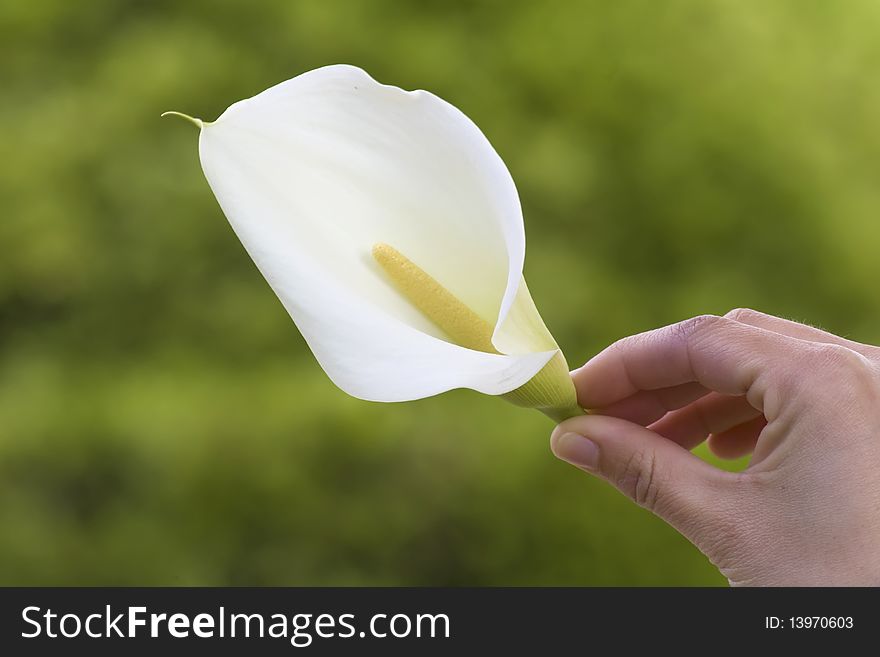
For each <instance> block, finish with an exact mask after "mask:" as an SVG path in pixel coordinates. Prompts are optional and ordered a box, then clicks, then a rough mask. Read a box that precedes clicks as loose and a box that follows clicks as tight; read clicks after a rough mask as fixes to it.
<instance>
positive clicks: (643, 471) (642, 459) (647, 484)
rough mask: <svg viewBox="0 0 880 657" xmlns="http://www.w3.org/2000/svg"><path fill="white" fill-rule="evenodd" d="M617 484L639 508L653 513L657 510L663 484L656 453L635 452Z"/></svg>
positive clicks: (620, 474) (648, 451) (625, 465)
mask: <svg viewBox="0 0 880 657" xmlns="http://www.w3.org/2000/svg"><path fill="white" fill-rule="evenodd" d="M616 483H617V487H618V488H619V489H620V490H621V491H623V493H624V494H625V495H627V496H628V497H630V498H631V499H632V500H633V501H634V502H635V503H636V504H638V505H639V506H641V507H644V508H646V509H648V510H651V511H653V510H654V509H656V508H657V503H658V497H659V491H660V488H661V484H660V476H659V473H658V471H657V463H656V458H655V456H654V453H653V452H652V451H650V450H640V451H636V452H633V453H632V454H631V455H630V457H629V459H628V460H627V461H626V463H625V464H624V466H623V468H622V469H621V470H620V472H619V474H618V477H617V482H616Z"/></svg>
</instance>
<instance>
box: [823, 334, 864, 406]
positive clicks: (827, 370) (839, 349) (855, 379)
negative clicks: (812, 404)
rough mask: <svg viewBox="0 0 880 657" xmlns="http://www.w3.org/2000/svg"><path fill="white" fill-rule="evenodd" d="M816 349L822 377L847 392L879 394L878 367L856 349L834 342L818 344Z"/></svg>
mask: <svg viewBox="0 0 880 657" xmlns="http://www.w3.org/2000/svg"><path fill="white" fill-rule="evenodd" d="M816 351H817V352H818V358H819V362H820V367H821V370H822V372H823V377H828V378H830V379H831V380H832V381H833V382H834V386H835V387H836V388H837V389H838V390H840V391H841V392H845V393H847V394H850V395H851V394H853V393H855V394H862V395H864V394H865V393H868V394H869V396H870V397H872V398H873V397H875V396H876V395H877V394H880V367H878V365H877V364H876V363H874V362H873V361H871V360H870V359H868V358H866V357H865V356H863V355H862V354H860V353H858V352H857V351H853V350H852V349H848V348H847V347H843V346H841V345H836V344H823V345H820V346H819V347H818V348H817V349H816Z"/></svg>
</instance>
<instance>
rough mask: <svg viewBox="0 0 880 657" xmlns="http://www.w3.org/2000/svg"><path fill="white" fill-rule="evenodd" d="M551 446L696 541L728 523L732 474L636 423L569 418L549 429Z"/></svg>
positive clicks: (714, 535)
mask: <svg viewBox="0 0 880 657" xmlns="http://www.w3.org/2000/svg"><path fill="white" fill-rule="evenodd" d="M550 447H551V449H552V450H553V453H554V454H555V455H556V456H557V457H558V458H560V459H562V460H563V461H567V462H568V463H571V464H572V465H575V466H577V467H579V468H581V469H582V470H585V471H586V472H589V473H591V474H595V475H598V476H600V477H602V478H603V479H606V480H607V481H608V482H610V483H611V484H612V485H614V486H615V487H616V488H617V489H618V490H620V491H621V492H622V493H623V494H624V495H626V496H627V497H629V498H630V499H632V500H633V501H634V502H636V503H637V504H639V505H640V506H643V507H645V508H647V509H649V510H650V511H653V512H654V513H655V514H657V515H658V516H660V517H661V518H663V519H664V520H666V521H667V522H668V523H669V524H671V525H672V526H673V527H675V528H676V529H678V530H679V531H680V532H681V533H682V534H684V535H685V536H686V537H687V538H689V539H690V540H691V541H692V542H693V543H695V544H696V545H697V546H698V547H702V546H703V545H705V544H706V542H707V541H713V540H717V538H718V534H719V531H720V532H724V530H725V529H729V528H730V520H731V515H730V513H728V511H729V510H730V509H731V507H732V504H731V503H732V502H734V500H732V497H733V495H732V493H733V490H732V486H731V485H730V478H731V477H733V476H734V475H731V474H730V473H727V472H724V471H722V470H719V469H718V468H715V467H713V466H711V465H709V464H708V463H706V462H705V461H702V460H700V459H699V458H697V457H696V456H694V455H693V454H691V453H690V452H689V451H687V450H686V449H684V448H683V447H681V446H680V445H678V444H677V443H674V442H672V441H670V440H668V439H666V438H664V437H662V436H660V435H658V434H656V433H654V432H653V431H650V430H648V429H645V428H644V427H642V426H640V425H638V424H633V423H632V422H627V421H626V420H621V419H619V418H615V417H607V416H603V415H585V416H580V417H576V418H571V419H569V420H566V421H565V422H563V423H561V424H560V425H559V426H558V427H556V429H555V430H554V431H553V435H552V436H551V438H550Z"/></svg>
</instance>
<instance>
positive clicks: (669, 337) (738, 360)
mask: <svg viewBox="0 0 880 657" xmlns="http://www.w3.org/2000/svg"><path fill="white" fill-rule="evenodd" d="M572 376H573V379H574V382H575V386H576V387H577V390H578V401H579V403H580V404H581V405H582V406H583V407H584V408H588V409H591V411H592V413H593V414H591V415H588V416H584V417H576V418H572V419H570V420H566V421H565V422H563V423H561V424H560V425H559V426H558V427H556V429H555V430H554V431H553V435H552V437H551V448H552V449H553V452H554V453H555V454H556V456H558V457H559V458H560V459H563V460H565V461H568V462H569V463H572V464H573V465H576V466H578V467H580V468H581V469H583V470H585V471H587V472H590V473H593V474H597V475H599V476H601V477H603V478H604V479H606V480H608V481H609V482H610V483H612V484H613V485H614V486H616V487H617V488H618V489H619V490H621V491H622V492H623V493H624V494H626V495H627V496H628V497H630V498H631V499H633V500H634V501H635V502H637V503H638V504H640V505H641V506H643V507H646V508H648V509H650V510H651V511H653V512H654V513H655V514H657V515H658V516H660V517H661V518H663V519H664V520H665V521H667V522H668V523H670V524H671V525H672V526H673V527H675V528H676V529H677V530H678V531H679V532H681V533H682V534H683V535H684V536H685V537H687V538H688V539H689V540H690V541H691V542H692V543H694V545H696V546H697V548H699V549H700V550H701V551H702V552H703V553H704V554H705V555H706V556H707V557H708V558H709V559H710V560H711V561H712V563H714V564H715V565H716V566H717V567H718V569H719V570H720V571H721V572H722V574H724V575H725V576H726V577H727V578H728V580H729V581H730V583H731V584H733V585H791V586H798V585H807V586H809V585H880V348H878V347H873V346H868V345H863V344H859V343H856V342H851V341H849V340H845V339H843V338H839V337H837V336H835V335H831V334H830V333H826V332H824V331H821V330H818V329H815V328H811V327H809V326H805V325H802V324H797V323H795V322H790V321H787V320H784V319H779V318H777V317H772V316H769V315H765V314H762V313H759V312H756V311H753V310H742V309H740V310H734V311H732V312H730V313H728V314H727V315H725V316H724V317H716V316H711V315H709V316H703V317H695V318H693V319H689V320H687V321H684V322H681V323H679V324H674V325H671V326H667V327H664V328H661V329H657V330H654V331H649V332H647V333H642V334H640V335H635V336H632V337H628V338H624V339H623V340H620V341H619V342H617V343H615V344H613V345H612V346H611V347H609V348H607V349H606V350H604V351H603V352H601V353H600V354H598V355H597V356H595V357H594V358H593V359H591V360H590V361H589V362H588V363H587V364H586V365H584V366H583V367H581V368H580V369H579V370H577V371H575V372H573V374H572ZM707 439H708V445H709V448H710V449H711V450H712V451H713V452H714V453H715V454H716V455H718V456H720V457H723V458H736V457H739V456H743V455H745V454H749V453H752V458H751V462H750V464H749V467H748V468H747V469H746V470H744V471H743V472H738V473H731V472H725V471H722V470H719V469H718V468H716V467H714V466H712V465H710V464H708V463H706V462H705V461H702V460H701V459H699V458H698V457H696V456H694V455H693V454H691V453H690V451H689V450H691V449H692V448H694V447H696V446H697V445H698V444H700V443H701V442H703V441H704V440H707Z"/></svg>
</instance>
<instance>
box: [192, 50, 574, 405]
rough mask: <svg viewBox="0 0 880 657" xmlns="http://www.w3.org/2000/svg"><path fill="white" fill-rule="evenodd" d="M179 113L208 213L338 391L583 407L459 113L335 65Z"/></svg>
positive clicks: (494, 165) (503, 207)
mask: <svg viewBox="0 0 880 657" xmlns="http://www.w3.org/2000/svg"><path fill="white" fill-rule="evenodd" d="M184 116H185V115H184ZM185 118H188V119H190V120H191V121H193V122H194V123H195V124H196V125H197V126H198V127H199V128H200V130H201V135H200V138H199V155H200V158H201V163H202V168H203V170H204V173H205V176H206V178H207V179H208V183H209V184H210V186H211V189H212V190H213V192H214V194H215V195H216V197H217V200H218V201H219V203H220V206H221V207H222V209H223V212H224V213H225V214H226V216H227V218H228V219H229V222H230V224H231V225H232V227H233V229H234V230H235V232H236V234H237V235H238V237H239V238H240V240H241V242H242V243H243V244H244V246H245V248H246V249H247V251H248V253H249V254H250V256H251V258H253V260H254V262H255V263H256V265H257V267H258V268H259V269H260V271H261V272H262V274H263V275H264V276H265V278H266V280H267V281H268V282H269V284H270V285H271V286H272V289H273V290H274V291H275V293H276V294H277V295H278V297H279V298H280V299H281V302H282V303H283V304H284V306H285V308H286V309H287V311H288V312H289V313H290V316H291V317H292V318H293V320H294V322H295V323H296V325H297V327H298V328H299V330H300V331H301V333H302V334H303V336H304V337H305V339H306V341H307V342H308V344H309V346H310V347H311V349H312V351H313V352H314V354H315V357H316V358H317V359H318V362H319V363H320V364H321V366H322V367H323V368H324V370H325V371H326V372H327V374H328V375H329V376H330V378H331V379H332V380H333V382H334V383H335V384H336V385H337V386H339V387H340V388H341V389H342V390H344V391H345V392H347V393H348V394H350V395H353V396H355V397H359V398H361V399H367V400H372V401H384V402H392V401H405V400H411V399H418V398H422V397H428V396H431V395H436V394H438V393H441V392H444V391H447V390H450V389H453V388H472V389H474V390H478V391H480V392H483V393H486V394H489V395H504V396H505V398H507V399H509V400H510V401H513V402H514V403H517V404H520V405H525V406H531V407H535V408H539V409H541V410H542V411H544V412H545V413H547V414H548V415H550V416H551V417H553V418H554V419H557V420H560V419H563V418H565V417H570V416H572V415H575V414H580V413H582V412H583V411H582V410H581V409H580V408H579V407H578V405H577V401H576V397H575V392H574V387H573V385H572V383H571V378H570V377H569V374H568V366H567V365H566V363H565V359H564V358H563V356H562V354H561V352H560V350H559V347H558V346H557V344H556V342H555V341H554V340H553V337H552V336H551V335H550V333H549V331H548V330H547V328H546V327H545V325H544V322H543V321H542V319H541V317H540V315H539V314H538V311H537V310H536V308H535V305H534V303H533V301H532V298H531V296H530V295H529V291H528V288H527V287H526V284H525V281H524V280H523V278H522V270H523V260H524V257H525V233H524V229H523V220H522V212H521V209H520V204H519V198H518V195H517V191H516V187H515V186H514V183H513V180H512V179H511V176H510V173H509V172H508V170H507V168H506V167H505V165H504V163H503V162H502V160H501V158H500V157H499V156H498V154H497V153H496V152H495V150H494V149H493V148H492V146H491V145H490V144H489V142H488V140H487V139H486V137H485V136H484V135H483V134H482V132H480V130H479V128H477V126H476V125H474V123H473V122H472V121H471V120H470V119H468V118H467V117H466V116H465V115H464V114H462V113H461V112H460V111H459V110H458V109H456V108H455V107H453V106H452V105H450V104H448V103H446V102H445V101H443V100H441V99H440V98H438V97H436V96H434V95H433V94H431V93H428V92H426V91H404V90H402V89H399V88H397V87H392V86H387V85H383V84H379V83H378V82H376V81H375V80H373V79H372V78H371V77H370V76H369V75H367V73H365V72H364V71H362V70H361V69H359V68H355V67H353V66H344V65H338V66H328V67H325V68H321V69H317V70H314V71H311V72H308V73H305V74H303V75H300V76H298V77H295V78H293V79H291V80H288V81H286V82H283V83H281V84H279V85H277V86H274V87H272V88H270V89H268V90H266V91H264V92H263V93H261V94H258V95H257V96H254V97H253V98H249V99H247V100H243V101H240V102H238V103H235V104H234V105H232V106H230V107H229V108H228V109H227V110H226V111H225V112H224V113H223V114H222V115H221V116H220V118H218V119H217V120H216V121H213V122H203V121H201V120H199V119H191V118H190V117H185Z"/></svg>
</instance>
